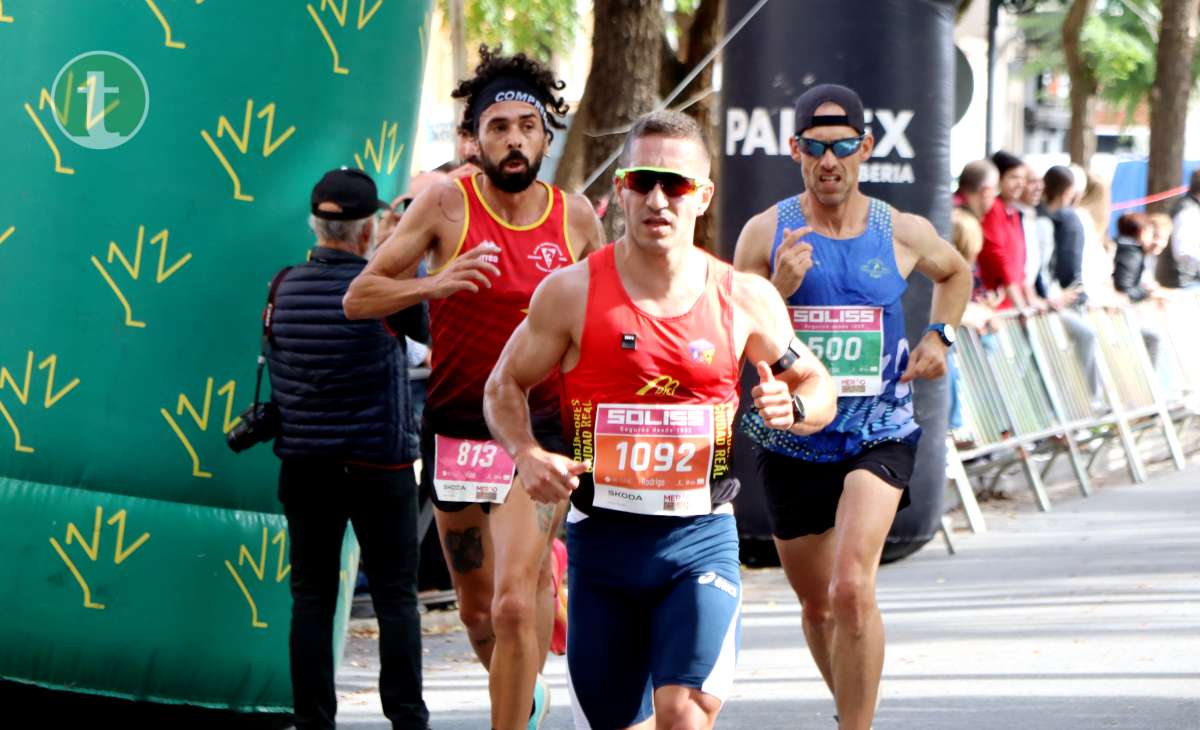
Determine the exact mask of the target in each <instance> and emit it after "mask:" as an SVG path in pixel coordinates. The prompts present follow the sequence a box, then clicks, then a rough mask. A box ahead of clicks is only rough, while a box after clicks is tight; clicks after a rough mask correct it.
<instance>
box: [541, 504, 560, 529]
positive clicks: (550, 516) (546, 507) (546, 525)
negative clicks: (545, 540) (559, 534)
mask: <svg viewBox="0 0 1200 730" xmlns="http://www.w3.org/2000/svg"><path fill="white" fill-rule="evenodd" d="M556 507H557V505H553V504H541V503H538V504H537V507H536V509H537V516H538V528H539V529H540V530H541V531H542V534H544V535H549V534H550V528H551V527H553V526H554V512H555V509H556Z"/></svg>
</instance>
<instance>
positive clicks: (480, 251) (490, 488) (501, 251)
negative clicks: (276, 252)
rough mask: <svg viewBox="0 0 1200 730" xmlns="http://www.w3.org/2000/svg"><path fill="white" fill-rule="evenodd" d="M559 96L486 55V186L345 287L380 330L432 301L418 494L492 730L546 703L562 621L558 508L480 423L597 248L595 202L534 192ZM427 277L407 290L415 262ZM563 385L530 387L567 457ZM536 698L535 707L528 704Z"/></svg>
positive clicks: (551, 190)
mask: <svg viewBox="0 0 1200 730" xmlns="http://www.w3.org/2000/svg"><path fill="white" fill-rule="evenodd" d="M562 87H563V84H562V82H560V81H556V80H555V79H554V77H553V75H552V74H550V72H549V71H547V70H545V69H543V68H542V67H541V66H540V65H539V64H537V63H535V62H534V61H531V60H530V59H528V58H526V57H525V56H524V55H517V56H510V57H505V56H499V55H494V54H492V53H491V52H490V51H487V50H486V49H484V52H483V53H482V61H481V63H480V65H479V67H478V68H477V69H476V73H475V76H474V77H473V78H471V79H468V80H466V81H464V82H462V83H461V84H460V85H459V87H458V89H457V90H456V91H455V92H454V96H455V98H461V99H464V100H465V101H466V111H465V113H464V118H463V124H462V129H463V130H464V131H467V132H469V133H470V134H471V135H473V136H475V137H476V139H477V142H478V149H479V163H480V166H481V167H482V169H483V174H474V175H469V176H465V177H460V178H457V179H453V180H451V181H449V182H446V183H443V184H441V185H438V186H437V187H435V188H433V189H431V190H429V191H427V192H425V193H423V194H421V195H420V196H419V197H418V198H417V199H416V200H414V201H413V203H412V205H411V206H410V207H409V209H408V210H407V212H406V213H405V214H404V216H403V217H402V218H401V220H400V223H399V225H398V226H397V228H396V231H395V233H394V234H393V235H392V237H391V238H390V239H389V240H388V242H387V243H386V244H384V245H383V246H382V247H381V248H380V250H379V254H378V255H377V256H376V258H375V259H374V260H373V261H372V262H371V263H370V264H369V265H368V266H367V268H366V269H365V270H364V272H363V274H362V275H361V276H360V277H359V278H358V279H357V280H356V281H355V282H354V284H353V285H352V286H351V287H350V291H349V293H348V294H347V295H346V300H345V308H346V313H347V315H348V316H351V317H380V316H385V315H387V314H389V313H391V312H393V311H397V310H399V309H402V308H404V307H406V306H409V305H411V304H412V303H414V302H418V301H421V300H428V301H429V307H430V332H431V335H432V340H431V350H432V356H433V361H432V372H431V375H430V380H429V393H428V400H427V402H426V406H425V423H424V428H423V433H422V444H421V446H422V466H423V468H422V488H423V489H430V490H432V493H433V499H434V504H435V506H436V508H437V509H436V510H435V512H434V515H435V517H436V519H437V525H438V532H439V535H440V537H441V539H442V548H443V551H444V553H445V556H446V562H447V563H448V565H449V566H450V568H451V577H452V578H453V580H454V587H455V590H456V591H457V594H458V604H459V613H460V615H461V617H462V620H463V623H464V624H465V625H466V628H467V634H468V636H469V638H470V640H471V645H472V648H473V649H474V650H475V653H476V655H477V656H478V657H479V660H480V662H482V663H483V665H484V666H485V667H487V668H488V673H489V690H490V694H491V699H492V724H491V726H492V727H493V728H496V729H497V730H517V729H518V728H536V727H537V726H538V725H539V724H540V723H541V720H542V718H544V717H545V713H546V709H547V706H548V701H549V698H548V693H547V689H546V686H545V683H544V682H542V681H540V679H539V678H538V672H539V670H540V667H541V665H542V663H543V662H544V661H545V657H546V652H547V650H548V647H549V643H550V634H551V629H552V626H553V620H554V602H553V596H552V588H551V583H550V572H551V571H550V555H549V544H550V542H551V540H552V539H553V536H554V533H555V531H556V528H557V525H558V519H559V518H560V517H561V511H560V510H559V509H558V507H559V505H555V504H535V503H534V502H533V501H531V500H530V499H529V497H528V495H527V494H526V492H525V490H523V489H512V486H513V485H514V484H519V483H520V481H521V479H520V477H517V476H516V473H515V466H514V463H513V460H512V459H511V457H509V455H508V453H507V452H505V451H504V449H502V448H501V447H500V446H499V444H497V443H496V442H494V441H492V440H491V439H492V436H491V434H490V433H489V432H488V429H487V425H486V423H485V421H484V418H483V390H484V383H485V381H486V380H487V377H488V373H489V372H490V371H491V369H492V367H493V365H495V363H496V361H497V360H498V359H499V357H500V352H501V350H502V348H503V347H504V344H505V342H506V341H507V340H508V337H509V335H510V334H512V332H513V330H514V329H515V328H516V327H517V326H518V325H519V324H520V323H521V322H522V321H523V320H524V319H525V316H526V312H527V311H528V309H529V306H530V304H529V303H530V298H531V297H532V295H533V292H534V289H535V288H536V287H537V286H538V284H539V283H540V282H541V281H542V280H543V279H544V278H545V277H546V276H548V275H549V274H550V273H551V272H554V271H556V270H558V269H561V268H564V267H566V266H569V265H571V264H572V263H574V262H575V261H576V260H579V259H582V258H583V257H584V256H586V255H587V254H588V253H590V252H591V251H593V250H596V249H597V248H599V246H600V244H601V243H602V242H603V238H602V236H603V230H602V229H601V227H600V223H599V221H598V220H597V219H596V215H595V213H594V212H593V211H592V208H591V205H590V204H589V203H588V201H587V200H586V199H585V198H583V197H582V196H579V195H568V194H566V193H564V192H563V191H562V190H559V189H558V188H555V187H553V186H551V185H547V184H545V183H542V182H539V181H537V180H536V177H537V172H538V168H539V166H540V165H541V162H542V159H543V157H544V155H545V153H546V150H547V149H548V147H549V143H550V138H551V136H552V131H551V128H552V127H553V128H558V129H562V127H563V125H562V123H561V122H560V121H559V117H561V116H562V115H563V114H565V113H566V110H567V109H566V105H565V104H563V102H562V99H561V98H556V97H555V95H554V94H555V92H557V91H558V90H560V89H561V88H562ZM423 256H424V257H426V258H427V260H428V262H429V275H428V276H427V277H424V278H419V279H413V278H411V277H412V272H413V271H414V270H415V269H416V267H417V264H418V263H419V261H420V259H421V258H422V257H423ZM558 387H559V386H558V384H557V382H556V380H555V379H554V378H550V379H548V380H547V381H546V382H544V383H541V384H533V386H532V387H531V394H530V400H531V403H532V408H533V413H534V418H535V430H536V433H537V437H538V439H539V443H541V444H542V445H543V446H544V447H545V448H547V449H550V450H553V451H560V452H561V451H564V450H565V446H564V444H563V439H562V426H561V422H560V419H559V412H558ZM531 697H532V698H533V701H532V707H531V700H530V698H531Z"/></svg>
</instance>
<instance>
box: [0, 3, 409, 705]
mask: <svg viewBox="0 0 1200 730" xmlns="http://www.w3.org/2000/svg"><path fill="white" fill-rule="evenodd" d="M429 6H430V0H308V2H307V3H306V2H305V1H304V0H261V2H260V1H256V2H228V1H227V0H207V1H206V0H88V2H79V1H78V0H37V2H31V1H28V0H0V48H3V49H4V57H5V58H7V59H9V60H10V62H13V61H15V65H13V64H12V63H10V70H9V72H8V73H5V74H3V75H0V130H3V135H4V143H3V145H0V159H2V161H3V164H0V169H2V170H3V172H4V175H3V178H2V179H0V555H3V556H4V559H3V562H0V616H3V617H4V620H3V621H0V678H4V679H8V680H14V681H18V682H24V683H30V684H37V685H41V686H44V687H51V688H65V689H70V690H75V691H82V692H90V693H98V694H104V695H112V696H118V697H128V698H134V699H142V700H150V701H157V702H170V703H191V704H197V705H204V706H211V707H220V708H228V709H235V710H241V711H283V710H289V709H290V708H291V687H290V682H289V679H288V664H287V662H288V659H287V633H288V624H289V620H290V596H289V592H288V585H287V580H288V578H287V575H288V571H289V570H290V566H289V563H288V547H289V541H288V532H287V526H286V523H285V521H284V519H283V517H282V516H281V515H280V506H279V504H278V502H277V501H276V497H275V489H276V477H277V464H278V462H277V461H276V459H275V458H274V456H273V455H272V454H271V453H270V449H269V448H268V447H266V446H259V447H258V448H256V449H253V450H251V451H249V452H246V453H243V454H241V455H235V454H233V453H232V452H230V451H229V450H228V449H227V448H226V446H225V443H224V441H225V432H227V431H228V430H229V428H231V426H232V425H233V423H234V421H235V419H236V417H237V414H238V413H240V412H241V411H242V410H243V409H244V408H245V407H246V406H247V405H249V403H250V400H251V398H252V396H253V391H254V358H255V355H256V353H257V348H258V335H259V333H258V329H257V328H258V323H257V317H258V313H259V312H260V311H261V309H262V306H263V300H264V297H265V294H266V283H267V282H268V281H269V280H270V278H271V276H272V275H273V274H274V272H275V271H277V270H278V269H279V268H280V267H282V266H284V265H287V264H291V263H296V262H297V261H300V260H302V258H303V256H304V253H305V251H306V249H307V248H308V246H309V245H310V244H311V240H312V236H311V233H310V232H309V231H308V229H307V227H306V219H307V215H308V195H309V192H310V190H311V187H312V185H313V183H314V182H315V181H316V180H317V179H318V177H319V176H320V174H321V173H322V172H324V171H325V170H328V169H330V168H333V167H336V166H339V165H348V166H358V167H362V168H363V169H365V170H366V171H367V172H369V173H370V174H371V175H372V176H374V177H375V179H376V181H377V182H378V183H379V184H380V190H381V193H382V194H383V195H384V196H387V195H389V194H394V193H395V192H396V191H397V190H400V189H402V188H403V187H404V186H405V185H406V184H407V183H406V177H407V174H406V172H407V170H408V168H409V165H410V153H409V148H410V146H411V141H412V139H413V136H414V135H413V132H414V125H415V123H416V117H417V104H418V101H419V98H420V87H421V78H422V70H423V69H422V67H423V63H424V58H425V47H426V42H427V36H428V27H429V14H428V13H429V9H430V8H429ZM18 69H19V71H18ZM343 565H344V568H345V570H344V572H343V578H344V586H343V591H344V593H343V598H344V599H345V600H344V601H343V602H342V608H341V609H340V612H339V613H340V615H339V626H340V627H344V626H345V614H346V607H347V602H348V601H349V599H350V596H351V594H352V591H350V590H349V589H350V587H351V586H352V585H353V580H354V575H355V569H356V566H357V548H356V545H355V543H354V540H353V537H352V536H350V535H348V537H347V542H346V545H345V548H344V550H343ZM339 635H341V634H340V632H339ZM339 654H340V648H339Z"/></svg>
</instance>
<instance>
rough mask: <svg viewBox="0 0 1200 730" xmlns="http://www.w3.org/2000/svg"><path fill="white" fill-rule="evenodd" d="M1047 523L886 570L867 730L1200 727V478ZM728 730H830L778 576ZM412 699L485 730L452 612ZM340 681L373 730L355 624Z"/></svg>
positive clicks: (1012, 508) (1078, 500) (366, 647)
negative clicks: (877, 678) (881, 655)
mask: <svg viewBox="0 0 1200 730" xmlns="http://www.w3.org/2000/svg"><path fill="white" fill-rule="evenodd" d="M1156 472H1157V474H1156V475H1155V476H1154V477H1153V478H1152V479H1151V480H1150V482H1149V483H1147V484H1142V485H1137V486H1120V485H1118V486H1105V487H1104V488H1101V489H1098V490H1097V492H1096V494H1095V495H1094V496H1093V497H1091V498H1089V499H1084V498H1082V497H1079V496H1078V494H1077V493H1072V492H1070V491H1069V490H1067V489H1058V490H1055V491H1054V492H1052V498H1053V499H1054V505H1055V506H1054V509H1053V510H1052V511H1051V512H1049V513H1038V512H1036V511H1034V510H1032V508H1031V507H1029V506H1028V505H1027V504H1022V503H1020V502H1019V501H1017V502H1013V503H1011V504H1006V503H1003V502H1001V503H999V504H997V503H991V504H989V505H988V506H987V507H986V508H985V513H986V515H987V517H988V528H989V530H988V532H986V533H982V534H977V535H973V534H970V533H968V532H965V531H962V530H959V531H956V533H955V542H956V547H957V548H958V554H957V555H954V556H951V555H948V554H947V552H946V550H945V547H944V544H943V543H942V541H941V539H940V538H937V539H935V540H934V541H933V542H931V543H930V544H929V545H927V546H926V547H925V548H924V549H923V550H921V551H920V552H919V553H917V554H916V555H914V556H912V557H910V558H907V559H905V560H903V561H900V562H899V563H896V564H892V565H888V566H884V567H883V569H882V570H881V573H880V578H879V601H880V606H881V608H882V610H883V615H884V622H885V625H886V627H887V633H888V653H887V658H886V661H885V665H884V679H883V701H882V703H881V705H880V708H879V713H878V715H877V717H876V721H875V728H877V729H880V730H882V729H885V728H921V729H927V728H932V729H941V728H945V729H947V730H948V729H950V728H954V729H956V730H959V729H962V728H969V729H970V730H987V729H989V728H996V729H997V730H999V729H1001V728H1003V729H1005V730H1011V729H1012V728H1020V729H1021V730H1038V729H1042V728H1046V729H1050V728H1054V729H1056V730H1057V729H1059V728H1200V466H1196V465H1195V464H1193V465H1192V466H1191V467H1190V468H1189V469H1188V470H1187V471H1185V472H1173V471H1165V470H1162V469H1159V470H1156ZM744 582H745V587H744V596H745V601H746V603H745V614H744V621H743V624H742V632H743V633H742V644H741V654H740V658H739V662H738V675H737V682H736V684H735V688H734V694H733V696H732V697H731V698H730V699H729V701H728V702H727V703H726V705H725V707H724V709H723V711H722V713H721V716H720V718H719V720H718V722H717V725H718V727H729V728H754V729H755V730H760V729H763V728H810V727H811V728H832V727H834V726H835V725H834V720H833V717H832V714H833V703H832V700H831V699H830V697H829V695H828V692H827V691H826V689H825V686H824V684H823V682H822V681H821V678H820V676H819V674H818V673H817V670H816V667H815V666H814V665H813V663H812V660H811V658H810V657H809V655H808V652H807V650H806V649H805V647H804V639H803V635H802V633H801V630H800V612H799V606H798V604H797V603H796V602H795V600H794V599H792V598H791V595H790V592H789V590H788V588H787V586H786V584H785V583H784V580H783V576H782V573H781V572H780V571H779V570H778V569H762V570H752V571H747V572H746V573H745V576H744ZM425 623H426V637H425V649H426V661H425V667H426V669H425V672H426V673H425V695H426V701H427V702H428V704H429V708H430V710H431V712H432V724H433V726H434V727H435V728H447V729H449V728H486V727H488V726H489V723H488V714H487V708H488V704H487V677H486V675H485V674H484V672H483V671H482V669H480V668H479V666H478V665H477V664H476V663H475V661H474V659H473V657H472V655H471V652H470V649H469V647H468V646H467V642H466V638H465V635H464V634H463V633H462V632H461V630H459V629H458V626H457V619H456V617H455V615H454V613H453V612H440V613H438V612H435V613H432V614H430V615H428V616H427V617H426V622H425ZM356 626H357V627H358V631H356V633H358V634H361V635H360V636H358V637H355V638H352V640H351V642H350V648H349V650H348V651H347V655H346V659H345V661H344V662H343V665H342V667H341V670H340V674H339V677H338V684H339V696H340V698H341V704H340V708H339V721H340V722H339V727H346V728H356V729H366V728H386V727H388V724H387V723H386V722H385V721H384V719H383V716H382V714H381V711H380V707H379V696H378V693H377V692H376V690H375V681H376V677H377V670H378V666H377V659H376V654H375V641H374V639H373V638H372V636H370V634H371V633H372V632H371V631H370V626H369V622H368V623H367V624H366V625H364V624H363V623H362V622H356ZM545 674H546V677H547V679H548V681H549V683H550V686H551V688H552V693H553V698H554V702H553V708H552V710H551V712H550V714H549V716H548V718H547V720H546V722H545V724H544V725H543V728H547V729H557V728H570V727H572V716H571V711H570V707H569V699H568V695H567V689H566V677H565V662H564V660H563V658H561V657H551V658H550V661H549V662H548V663H547V667H546V673H545Z"/></svg>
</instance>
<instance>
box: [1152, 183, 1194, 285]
mask: <svg viewBox="0 0 1200 730" xmlns="http://www.w3.org/2000/svg"><path fill="white" fill-rule="evenodd" d="M1172 215H1173V216H1174V217H1173V219H1172V224H1173V228H1174V231H1173V232H1172V234H1171V242H1170V245H1169V246H1168V247H1167V248H1166V249H1165V250H1164V251H1163V252H1162V255H1161V256H1159V258H1158V270H1157V274H1158V282H1159V283H1160V284H1162V285H1163V286H1167V287H1171V288H1173V289H1184V288H1190V287H1197V286H1200V170H1195V171H1194V172H1192V178H1191V182H1190V184H1189V185H1188V193H1187V195H1185V196H1184V197H1183V199H1182V200H1180V201H1179V203H1178V204H1177V205H1176V206H1175V210H1174V211H1173V213H1172Z"/></svg>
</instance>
